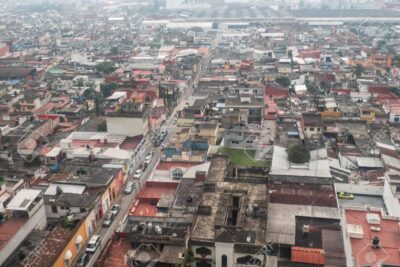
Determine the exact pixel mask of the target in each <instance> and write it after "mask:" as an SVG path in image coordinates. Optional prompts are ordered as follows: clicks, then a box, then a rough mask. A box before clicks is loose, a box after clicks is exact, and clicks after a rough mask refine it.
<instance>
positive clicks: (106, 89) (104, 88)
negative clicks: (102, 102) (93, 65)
mask: <svg viewBox="0 0 400 267" xmlns="http://www.w3.org/2000/svg"><path fill="white" fill-rule="evenodd" d="M118 87H119V86H118V84H116V83H109V84H101V85H100V91H101V93H102V94H103V96H104V97H109V96H110V95H111V92H112V91H114V90H115V89H117V88H118Z"/></svg>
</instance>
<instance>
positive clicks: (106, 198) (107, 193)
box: [101, 185, 111, 215]
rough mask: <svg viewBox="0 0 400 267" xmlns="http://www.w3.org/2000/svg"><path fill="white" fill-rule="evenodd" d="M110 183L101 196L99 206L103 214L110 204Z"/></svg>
mask: <svg viewBox="0 0 400 267" xmlns="http://www.w3.org/2000/svg"><path fill="white" fill-rule="evenodd" d="M110 193H111V185H110V186H109V187H108V188H107V190H106V191H105V192H104V193H103V195H102V196H101V206H102V210H103V215H104V214H105V213H106V212H107V210H108V208H109V207H110V204H111V195H110Z"/></svg>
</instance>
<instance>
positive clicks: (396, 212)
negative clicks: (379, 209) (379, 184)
mask: <svg viewBox="0 0 400 267" xmlns="http://www.w3.org/2000/svg"><path fill="white" fill-rule="evenodd" d="M383 201H384V202H385V206H386V210H387V212H388V215H390V216H396V217H400V204H399V201H398V200H397V198H396V197H395V196H394V194H393V192H392V190H391V189H390V184H389V182H388V181H387V180H385V184H384V186H383Z"/></svg>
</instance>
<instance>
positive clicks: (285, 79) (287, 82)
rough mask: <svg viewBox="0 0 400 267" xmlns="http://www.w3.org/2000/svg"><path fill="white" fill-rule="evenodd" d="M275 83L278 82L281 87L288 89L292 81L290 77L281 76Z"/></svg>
mask: <svg viewBox="0 0 400 267" xmlns="http://www.w3.org/2000/svg"><path fill="white" fill-rule="evenodd" d="M275 81H276V82H277V83H278V84H279V85H281V86H283V87H288V86H289V85H290V80H289V78H288V77H285V76H279V77H277V78H276V79H275Z"/></svg>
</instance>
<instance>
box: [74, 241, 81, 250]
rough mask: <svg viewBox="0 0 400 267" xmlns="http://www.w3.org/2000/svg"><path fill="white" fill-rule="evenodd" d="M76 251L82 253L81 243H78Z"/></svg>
mask: <svg viewBox="0 0 400 267" xmlns="http://www.w3.org/2000/svg"><path fill="white" fill-rule="evenodd" d="M75 246H76V251H80V250H81V243H76V244H75Z"/></svg>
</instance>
